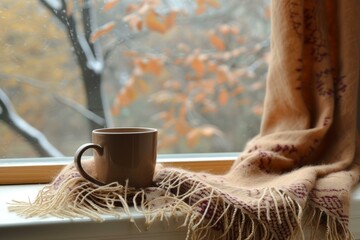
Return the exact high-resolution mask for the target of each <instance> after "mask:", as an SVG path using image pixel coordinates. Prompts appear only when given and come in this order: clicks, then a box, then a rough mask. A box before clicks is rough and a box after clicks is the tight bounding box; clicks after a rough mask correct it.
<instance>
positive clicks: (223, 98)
mask: <svg viewBox="0 0 360 240" xmlns="http://www.w3.org/2000/svg"><path fill="white" fill-rule="evenodd" d="M228 100H229V94H228V92H227V90H226V89H224V88H223V89H221V90H220V92H219V96H218V102H219V104H220V105H221V106H224V105H226V104H227V102H228Z"/></svg>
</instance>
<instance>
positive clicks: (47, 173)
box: [0, 152, 240, 185]
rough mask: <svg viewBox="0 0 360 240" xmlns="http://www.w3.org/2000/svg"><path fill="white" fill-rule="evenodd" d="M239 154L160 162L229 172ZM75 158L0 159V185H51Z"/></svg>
mask: <svg viewBox="0 0 360 240" xmlns="http://www.w3.org/2000/svg"><path fill="white" fill-rule="evenodd" d="M239 154H240V153H237V152H226V153H194V154H159V155H158V158H157V163H160V164H162V165H163V166H166V167H176V168H183V169H187V170H190V171H195V172H201V171H203V172H209V173H213V174H224V173H226V172H227V171H228V170H229V169H230V167H231V166H232V164H233V162H234V161H235V160H236V159H237V157H238V156H239ZM72 161H73V158H72V157H57V158H14V159H0V185H5V184H31V183H49V182H51V181H52V180H53V179H54V177H56V175H57V174H58V173H59V172H60V171H61V169H63V168H64V167H65V166H66V165H68V164H70V163H72Z"/></svg>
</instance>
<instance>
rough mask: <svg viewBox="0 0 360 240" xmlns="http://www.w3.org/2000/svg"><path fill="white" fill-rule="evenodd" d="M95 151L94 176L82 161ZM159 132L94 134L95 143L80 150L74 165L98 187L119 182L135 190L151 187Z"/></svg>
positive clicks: (130, 130) (117, 130) (123, 130)
mask: <svg viewBox="0 0 360 240" xmlns="http://www.w3.org/2000/svg"><path fill="white" fill-rule="evenodd" d="M90 148H92V149H94V161H95V163H94V166H95V169H94V172H95V174H96V179H95V178H94V177H92V176H90V175H89V174H88V173H87V172H86V171H85V170H84V169H83V167H82V165H81V157H82V155H83V153H84V152H85V151H86V150H88V149H90ZM156 148H157V130H156V129H154V128H143V127H129V128H103V129H96V130H94V131H92V143H86V144H84V145H82V146H80V147H79V149H78V150H77V151H76V153H75V157H74V162H75V166H76V168H77V169H78V171H79V173H80V174H81V175H82V176H83V177H84V178H86V179H87V180H89V181H90V182H93V183H95V184H97V185H105V184H108V183H112V182H118V183H120V184H123V185H125V183H126V181H127V180H128V181H129V182H128V184H129V186H131V187H136V188H141V187H148V186H151V184H152V180H153V175H154V171H155V164H156Z"/></svg>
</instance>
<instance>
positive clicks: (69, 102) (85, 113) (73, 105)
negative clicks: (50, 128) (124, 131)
mask: <svg viewBox="0 0 360 240" xmlns="http://www.w3.org/2000/svg"><path fill="white" fill-rule="evenodd" d="M1 78H3V79H6V78H14V79H15V80H16V81H19V82H21V83H26V84H29V85H31V86H33V87H36V88H39V89H41V90H43V91H44V92H45V93H46V94H48V95H50V96H52V97H53V98H55V100H57V101H58V102H60V103H62V104H64V105H65V106H67V107H69V108H71V109H72V110H74V111H75V112H77V113H79V114H80V115H82V116H83V117H85V118H86V119H87V120H89V121H92V122H94V123H96V124H98V125H105V119H104V118H102V117H100V116H99V115H97V114H95V113H93V112H92V111H89V110H88V109H87V108H85V107H84V106H83V105H81V104H79V103H77V102H75V101H74V100H72V99H69V98H65V97H63V96H61V95H60V94H57V93H55V92H53V91H51V90H50V88H49V87H48V86H46V85H44V83H42V82H40V81H38V80H36V79H32V78H30V77H26V76H21V75H7V74H3V73H0V79H1Z"/></svg>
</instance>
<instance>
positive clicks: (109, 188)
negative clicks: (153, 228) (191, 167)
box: [10, 0, 360, 240]
mask: <svg viewBox="0 0 360 240" xmlns="http://www.w3.org/2000/svg"><path fill="white" fill-rule="evenodd" d="M271 4H272V6H271V19H272V20H271V22H272V36H271V38H272V45H271V60H270V66H269V72H268V76H267V89H266V97H265V105H264V114H263V118H262V124H261V130H260V132H259V134H258V135H257V136H256V137H255V138H254V139H252V140H251V141H249V142H248V144H247V146H246V147H245V149H244V151H243V152H242V154H241V155H240V156H239V158H238V160H237V161H235V163H234V164H233V166H232V168H231V169H230V170H229V172H228V173H226V174H224V175H212V174H209V173H194V172H190V171H185V170H181V169H172V168H164V167H162V166H160V165H158V166H157V168H156V171H155V176H154V186H152V187H149V188H146V189H133V188H131V187H129V186H127V185H126V186H121V185H119V184H118V183H112V184H109V185H106V186H97V185H94V184H93V183H90V182H88V181H86V180H85V179H83V178H82V177H81V176H80V174H79V173H78V172H77V170H76V169H75V167H74V166H73V165H72V164H71V165H69V166H67V167H66V168H65V169H64V170H63V171H62V172H61V173H60V174H59V175H58V176H57V177H56V178H55V180H54V181H53V182H52V183H51V184H49V185H48V186H46V187H45V188H44V189H43V190H42V191H41V192H40V193H39V195H38V197H37V198H36V200H35V201H34V202H32V203H29V202H14V203H13V204H12V206H10V210H13V211H16V212H17V213H19V214H20V215H23V216H26V217H32V216H47V215H53V216H59V217H82V216H86V217H90V218H92V219H94V220H98V221H101V220H102V214H110V215H114V216H118V217H121V213H122V214H123V213H126V214H128V215H129V216H130V219H131V213H130V210H129V206H133V207H134V208H135V209H137V210H138V211H141V212H143V213H144V216H145V218H146V222H147V223H148V224H149V225H151V223H152V222H154V221H155V220H156V219H160V220H163V219H166V216H169V215H170V216H171V215H174V216H176V215H179V213H181V214H180V215H182V216H185V219H184V222H183V225H184V226H185V227H187V229H188V234H187V238H188V239H213V238H215V239H231V240H232V239H256V240H257V239H301V238H305V236H304V229H306V227H307V226H310V235H309V238H311V239H351V238H352V236H351V233H350V231H349V228H348V223H349V203H350V199H351V191H352V189H353V188H354V187H355V185H356V184H357V183H358V182H359V176H360V162H359V153H358V150H359V141H358V131H357V128H356V114H357V112H356V110H355V108H356V105H357V98H358V82H359V73H360V68H359V66H360V56H359V54H360V47H359V46H360V35H359V30H360V29H359V27H358V25H357V24H358V23H359V22H360V19H359V17H360V1H357V0H346V1H332V0H289V1H272V3H271ZM87 170H88V171H89V172H93V170H94V169H93V167H92V163H91V162H89V163H87Z"/></svg>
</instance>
